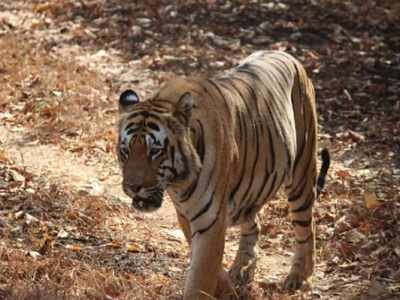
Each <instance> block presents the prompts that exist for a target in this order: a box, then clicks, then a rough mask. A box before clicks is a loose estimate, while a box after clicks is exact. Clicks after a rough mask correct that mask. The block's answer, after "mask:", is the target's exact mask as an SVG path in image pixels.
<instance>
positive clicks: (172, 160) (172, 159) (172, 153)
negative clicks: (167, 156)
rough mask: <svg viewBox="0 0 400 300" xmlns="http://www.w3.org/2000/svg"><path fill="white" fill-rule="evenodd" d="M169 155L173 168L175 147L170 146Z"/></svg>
mask: <svg viewBox="0 0 400 300" xmlns="http://www.w3.org/2000/svg"><path fill="white" fill-rule="evenodd" d="M170 153H171V165H172V167H174V166H175V147H174V146H171V148H170Z"/></svg>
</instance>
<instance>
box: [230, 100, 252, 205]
mask: <svg viewBox="0 0 400 300" xmlns="http://www.w3.org/2000/svg"><path fill="white" fill-rule="evenodd" d="M244 103H245V102H244ZM245 107H246V110H247V112H248V111H249V108H248V107H247V104H246V103H245ZM247 115H249V114H247ZM237 118H238V119H239V128H240V131H241V132H242V133H244V134H243V139H241V142H242V143H241V145H243V148H244V149H243V151H241V152H242V153H243V160H242V164H241V166H240V177H239V181H238V183H237V184H236V185H235V187H234V188H233V190H232V192H231V194H230V196H229V199H230V201H233V200H234V198H235V195H236V193H237V192H238V190H239V188H240V185H241V184H242V181H243V177H244V175H245V174H244V173H245V169H246V161H247V130H246V126H245V118H241V112H240V111H238V112H237Z"/></svg>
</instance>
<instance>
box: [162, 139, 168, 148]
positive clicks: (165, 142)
mask: <svg viewBox="0 0 400 300" xmlns="http://www.w3.org/2000/svg"><path fill="white" fill-rule="evenodd" d="M168 146H169V139H168V138H165V140H164V147H163V151H167V150H168Z"/></svg>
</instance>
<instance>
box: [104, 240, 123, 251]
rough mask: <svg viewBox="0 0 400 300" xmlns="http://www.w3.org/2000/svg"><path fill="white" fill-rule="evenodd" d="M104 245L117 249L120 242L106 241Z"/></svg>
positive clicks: (119, 246)
mask: <svg viewBox="0 0 400 300" xmlns="http://www.w3.org/2000/svg"><path fill="white" fill-rule="evenodd" d="M104 246H105V247H110V248H115V249H117V248H121V243H120V242H118V241H112V242H111V243H107V244H105V245H104Z"/></svg>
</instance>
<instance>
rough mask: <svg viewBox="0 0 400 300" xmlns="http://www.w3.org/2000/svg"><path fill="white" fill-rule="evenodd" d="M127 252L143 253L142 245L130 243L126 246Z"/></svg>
mask: <svg viewBox="0 0 400 300" xmlns="http://www.w3.org/2000/svg"><path fill="white" fill-rule="evenodd" d="M126 250H127V251H128V252H136V253H137V252H141V251H142V247H141V246H140V245H138V244H136V243H132V242H130V243H127V244H126Z"/></svg>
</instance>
